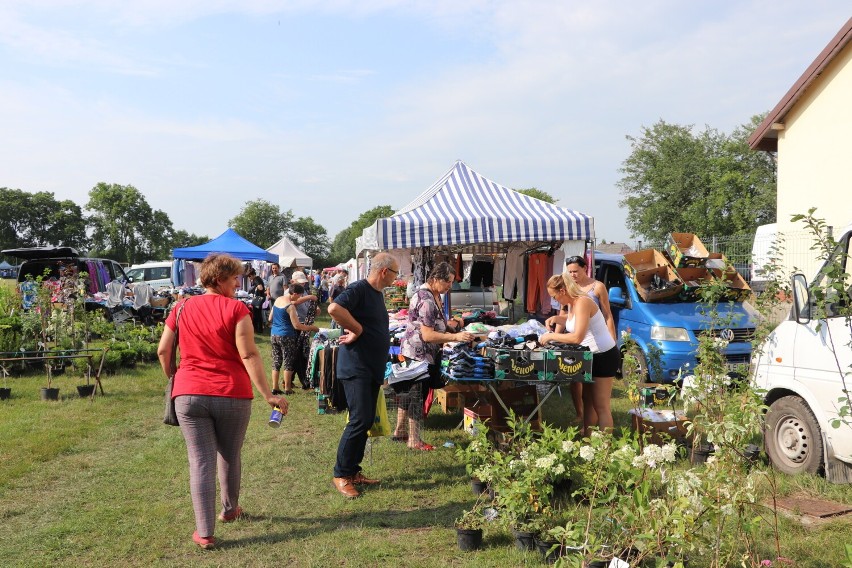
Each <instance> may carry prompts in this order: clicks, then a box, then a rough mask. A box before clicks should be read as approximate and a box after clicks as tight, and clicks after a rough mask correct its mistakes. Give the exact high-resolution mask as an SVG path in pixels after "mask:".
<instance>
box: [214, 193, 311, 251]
mask: <svg viewBox="0 0 852 568" xmlns="http://www.w3.org/2000/svg"><path fill="white" fill-rule="evenodd" d="M292 224H293V211H291V210H287V211H284V212H282V211H281V209H280V208H279V207H278V206H277V205H273V204H272V203H270V202H269V201H266V200H265V199H255V200H253V201H248V202H246V204H245V205H244V206H243V208H242V209H240V212H239V213H238V214H237V215H236V216H235V217H234V218H233V219H231V220H230V221H228V226H229V227H231V228H232V229H233V230H235V231H236V232H238V233H239V234H240V235H242V236H243V237H245V238H247V239H248V240H249V241H251V242H253V243H254V244H256V245H257V246H259V247H261V248H267V247H270V246H272V245H274V244H275V243H276V242H277V241H278V240H279V239H280V238H281V237H282V236H284V235H289V233H290V229H291V227H292ZM305 252H307V251H305Z"/></svg>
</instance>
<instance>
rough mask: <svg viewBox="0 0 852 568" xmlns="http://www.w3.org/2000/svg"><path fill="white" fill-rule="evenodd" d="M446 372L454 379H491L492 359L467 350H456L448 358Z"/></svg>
mask: <svg viewBox="0 0 852 568" xmlns="http://www.w3.org/2000/svg"><path fill="white" fill-rule="evenodd" d="M447 374H448V375H449V376H451V377H452V378H454V379H482V380H488V379H493V378H494V361H492V360H491V359H489V358H488V357H479V356H477V355H473V354H471V353H470V352H469V351H457V352H455V353H453V354H452V355H451V356H450V357H449V359H448V365H447Z"/></svg>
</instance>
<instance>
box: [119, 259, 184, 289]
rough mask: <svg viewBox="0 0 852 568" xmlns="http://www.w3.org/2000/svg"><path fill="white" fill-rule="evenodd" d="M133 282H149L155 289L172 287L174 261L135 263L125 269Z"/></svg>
mask: <svg viewBox="0 0 852 568" xmlns="http://www.w3.org/2000/svg"><path fill="white" fill-rule="evenodd" d="M124 273H125V274H127V278H128V279H129V280H130V281H131V282H147V283H148V284H149V285H150V286H151V288H153V289H154V290H159V289H160V288H172V287H173V286H174V284H173V283H172V263H171V262H167V261H162V262H153V261H152V262H146V263H145V264H135V265H133V266H131V267H130V268H129V269H127V270H125V271H124Z"/></svg>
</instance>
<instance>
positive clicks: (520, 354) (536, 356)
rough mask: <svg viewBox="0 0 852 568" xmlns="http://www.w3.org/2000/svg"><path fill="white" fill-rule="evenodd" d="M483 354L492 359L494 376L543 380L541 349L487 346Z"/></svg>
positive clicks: (523, 379)
mask: <svg viewBox="0 0 852 568" xmlns="http://www.w3.org/2000/svg"><path fill="white" fill-rule="evenodd" d="M485 356H486V357H489V358H491V359H492V360H493V361H494V378H495V379H497V380H504V381H539V380H544V373H545V365H544V352H543V351H530V350H528V349H497V348H494V347H489V348H487V349H486V350H485Z"/></svg>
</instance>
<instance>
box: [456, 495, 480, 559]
mask: <svg viewBox="0 0 852 568" xmlns="http://www.w3.org/2000/svg"><path fill="white" fill-rule="evenodd" d="M484 524H485V517H484V516H483V514H482V504H481V503H480V502H479V501H477V502H476V504H475V505H474V506H473V507H472V508H470V509H468V510H467V511H465V512H464V513H462V514H461V516H460V517H459V518H457V519H456V521H455V527H456V539H457V541H458V545H459V550H464V551H468V550H478V549H479V548H481V547H482V527H483V525H484Z"/></svg>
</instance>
